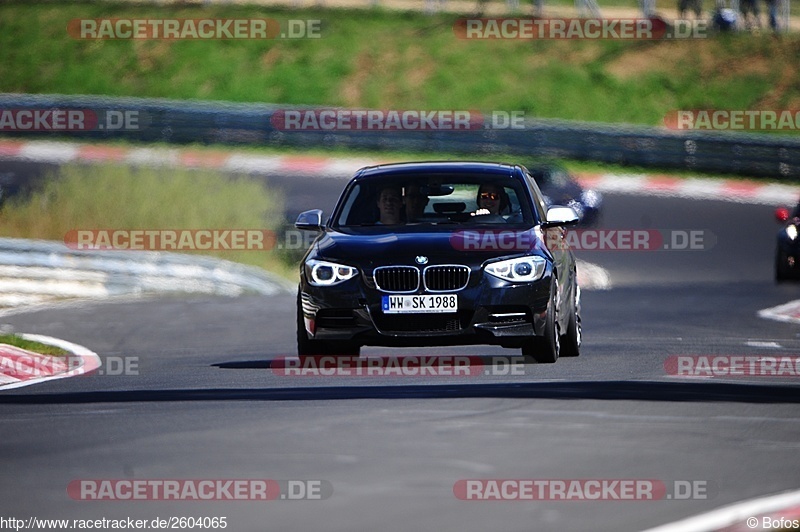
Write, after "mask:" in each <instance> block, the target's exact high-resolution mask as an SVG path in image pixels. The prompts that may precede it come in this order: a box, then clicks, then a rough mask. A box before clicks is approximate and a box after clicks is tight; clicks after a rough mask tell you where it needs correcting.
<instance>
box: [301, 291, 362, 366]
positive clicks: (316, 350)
mask: <svg viewBox="0 0 800 532" xmlns="http://www.w3.org/2000/svg"><path fill="white" fill-rule="evenodd" d="M360 354H361V346H360V345H359V344H357V343H355V342H348V341H345V340H312V339H311V338H309V337H308V333H307V332H306V325H305V320H303V307H302V305H301V303H300V298H299V297H298V299H297V356H299V357H301V358H304V357H320V356H342V357H357V356H359V355H360Z"/></svg>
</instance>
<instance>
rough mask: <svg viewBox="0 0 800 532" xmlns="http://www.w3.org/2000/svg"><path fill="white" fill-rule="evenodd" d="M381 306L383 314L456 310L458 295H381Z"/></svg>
mask: <svg viewBox="0 0 800 532" xmlns="http://www.w3.org/2000/svg"><path fill="white" fill-rule="evenodd" d="M381 307H382V308H383V312H384V314H421V313H439V312H456V311H457V310H458V297H457V296H456V295H455V294H450V295H443V296H433V295H426V296H383V301H382V305H381Z"/></svg>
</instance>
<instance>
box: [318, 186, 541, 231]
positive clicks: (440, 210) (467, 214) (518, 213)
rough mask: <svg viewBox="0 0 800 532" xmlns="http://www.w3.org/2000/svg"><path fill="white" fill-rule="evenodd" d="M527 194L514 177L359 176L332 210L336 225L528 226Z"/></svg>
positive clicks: (530, 220) (384, 227) (530, 214)
mask: <svg viewBox="0 0 800 532" xmlns="http://www.w3.org/2000/svg"><path fill="white" fill-rule="evenodd" d="M534 220H535V217H534V213H533V212H532V210H531V207H530V199H528V192H527V191H526V190H525V187H524V186H523V184H522V183H521V182H520V181H519V180H516V179H510V178H508V177H506V176H503V177H487V176H484V175H475V176H473V175H451V174H448V175H424V176H419V175H406V176H396V175H393V176H376V177H370V178H364V179H361V180H359V181H357V182H356V183H354V184H353V185H352V186H350V187H349V188H348V189H347V191H346V193H345V195H344V196H343V197H342V199H341V200H340V204H339V207H338V208H337V209H336V211H335V213H334V218H333V220H332V224H331V225H332V226H333V227H336V228H353V227H373V228H375V230H376V231H386V230H387V229H391V230H392V231H394V230H398V229H401V228H402V227H404V226H408V227H414V226H420V225H426V226H445V227H449V226H461V225H483V224H491V225H497V224H504V225H527V226H530V225H531V224H533V223H534Z"/></svg>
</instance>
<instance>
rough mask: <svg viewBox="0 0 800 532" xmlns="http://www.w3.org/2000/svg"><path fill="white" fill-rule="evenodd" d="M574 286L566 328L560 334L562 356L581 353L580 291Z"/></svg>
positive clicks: (572, 355) (574, 355)
mask: <svg viewBox="0 0 800 532" xmlns="http://www.w3.org/2000/svg"><path fill="white" fill-rule="evenodd" d="M579 290H580V289H579V288H578V287H575V301H574V302H573V304H572V312H571V313H570V316H569V322H568V323H567V330H566V332H565V333H564V335H563V336H561V352H560V353H559V356H562V357H576V356H578V355H580V354H581V334H582V331H581V313H580V292H579Z"/></svg>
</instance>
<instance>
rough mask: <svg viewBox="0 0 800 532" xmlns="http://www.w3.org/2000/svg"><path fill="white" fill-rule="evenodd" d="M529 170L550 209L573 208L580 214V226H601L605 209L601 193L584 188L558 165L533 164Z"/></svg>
mask: <svg viewBox="0 0 800 532" xmlns="http://www.w3.org/2000/svg"><path fill="white" fill-rule="evenodd" d="M528 170H529V171H530V173H531V175H532V176H533V179H534V180H535V181H536V184H537V185H539V189H540V190H541V191H542V194H543V195H544V201H545V203H547V206H548V207H549V206H550V205H566V206H568V207H572V209H573V210H574V211H575V212H576V213H577V214H578V218H579V219H580V222H579V225H580V226H583V227H592V226H596V225H598V224H599V222H600V219H601V212H602V207H603V195H602V194H601V193H600V192H597V191H596V190H591V189H586V188H583V187H582V186H581V184H580V183H578V180H577V179H576V178H575V176H573V175H572V174H570V173H569V172H568V171H567V170H566V169H565V168H564V167H562V166H560V165H557V164H531V165H529V166H528Z"/></svg>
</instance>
